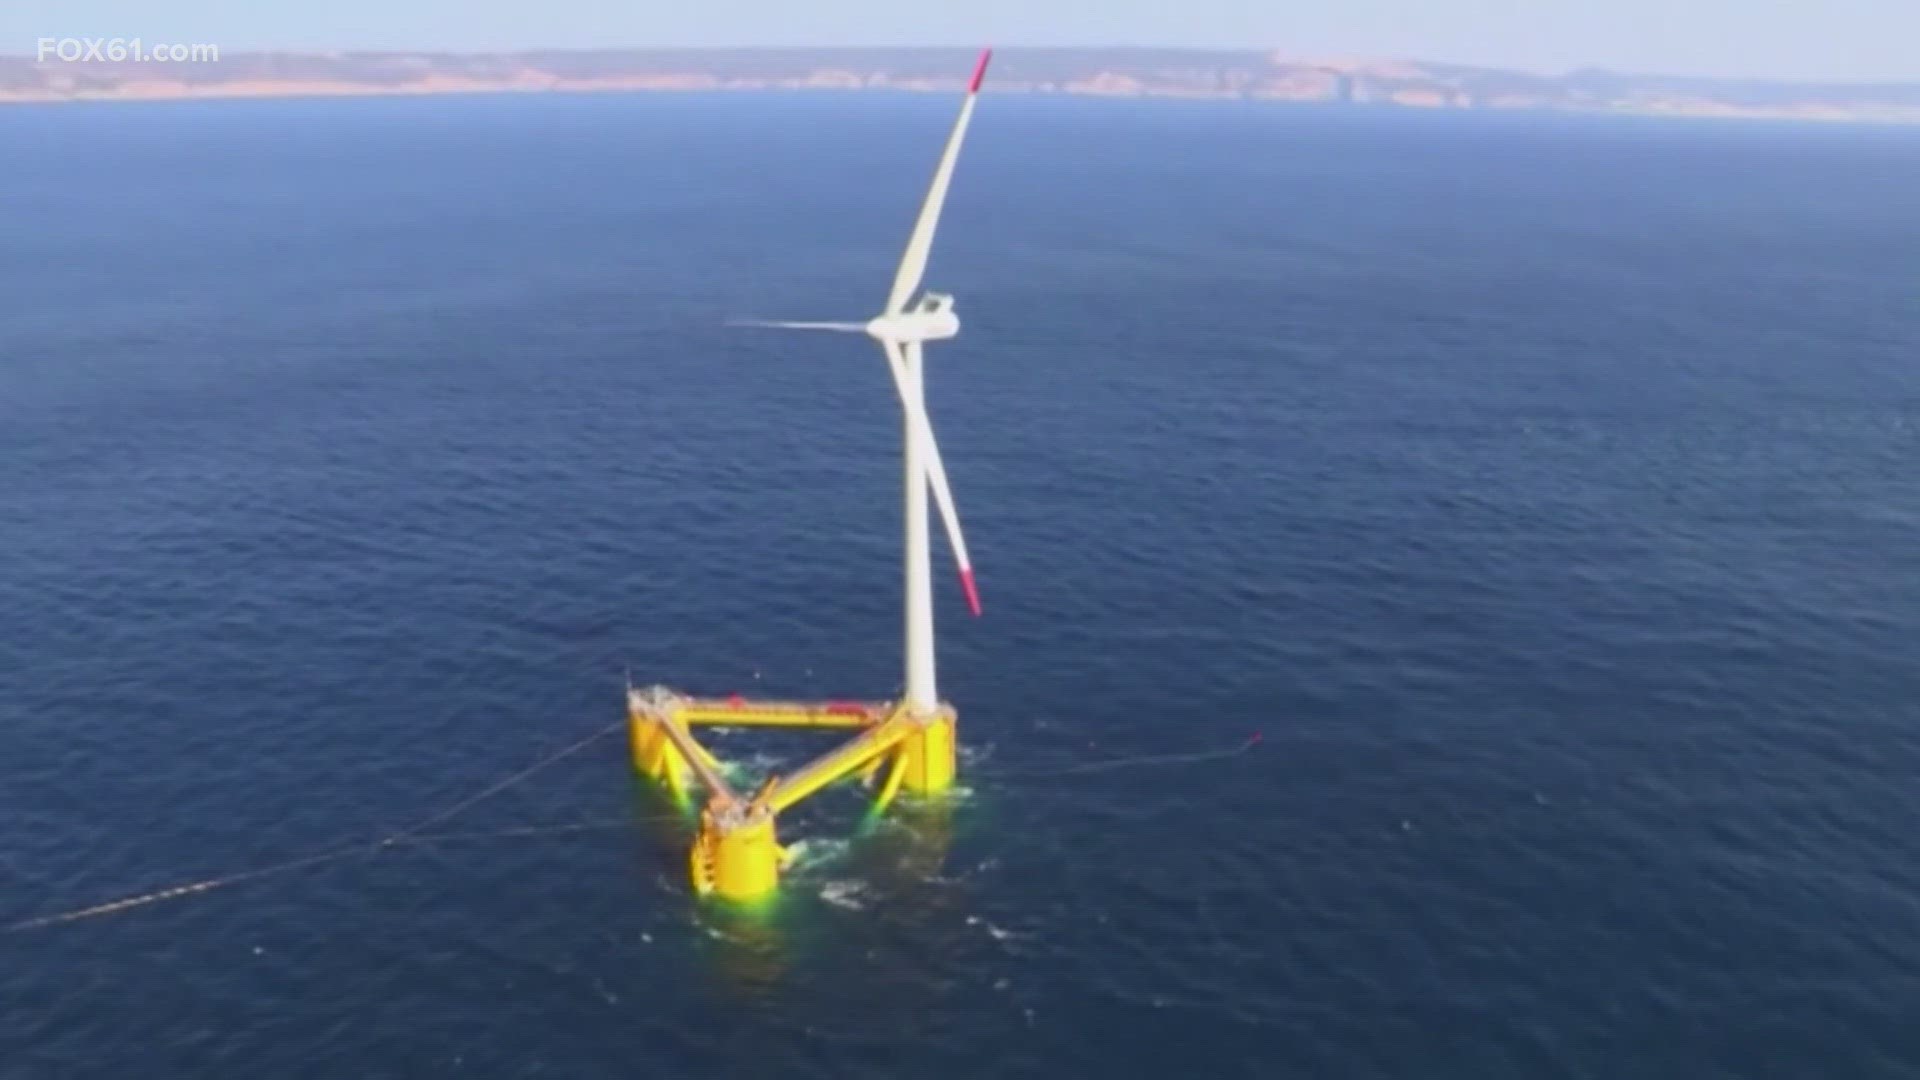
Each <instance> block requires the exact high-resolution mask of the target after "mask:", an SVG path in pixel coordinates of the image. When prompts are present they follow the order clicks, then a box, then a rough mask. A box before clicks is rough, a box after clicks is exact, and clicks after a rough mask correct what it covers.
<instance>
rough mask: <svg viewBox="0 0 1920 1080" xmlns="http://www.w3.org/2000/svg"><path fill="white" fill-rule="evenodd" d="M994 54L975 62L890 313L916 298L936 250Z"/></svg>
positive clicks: (890, 298)
mask: <svg viewBox="0 0 1920 1080" xmlns="http://www.w3.org/2000/svg"><path fill="white" fill-rule="evenodd" d="M992 57H993V50H992V49H987V50H985V51H984V52H982V53H981V54H980V62H979V63H978V64H975V65H974V68H973V81H972V82H970V83H968V84H967V97H966V100H965V101H963V102H962V103H961V105H960V118H959V119H957V120H955V121H954V122H953V133H952V134H950V135H948V136H947V147H946V149H945V150H943V151H941V154H940V166H939V168H937V169H935V170H934V173H933V186H932V187H931V188H929V189H928V190H927V201H926V202H925V203H922V204H921V206H920V218H919V220H917V221H915V222H914V224H913V235H912V237H910V238H909V239H908V240H907V250H906V254H905V255H904V256H902V258H901V259H900V269H899V270H898V271H897V272H896V273H895V274H894V278H893V292H891V293H890V294H888V296H887V308H886V314H888V315H897V314H899V313H900V312H901V311H904V310H905V309H906V306H907V301H908V300H911V299H912V298H913V292H914V290H915V289H918V288H919V287H920V278H921V277H922V276H923V275H924V274H925V273H926V271H927V254H928V252H930V251H932V250H933V234H934V231H935V230H936V229H937V228H938V227H939V225H940V208H941V207H942V206H943V205H945V203H946V201H947V184H948V183H949V182H950V181H951V180H952V179H953V163H954V161H955V160H956V159H958V158H959V157H960V144H961V142H962V141H964V140H965V139H966V137H967V123H968V121H969V120H971V119H972V118H973V103H974V102H975V101H976V100H978V99H979V97H980V80H982V79H984V78H986V77H987V61H988V60H989V59H991V58H992Z"/></svg>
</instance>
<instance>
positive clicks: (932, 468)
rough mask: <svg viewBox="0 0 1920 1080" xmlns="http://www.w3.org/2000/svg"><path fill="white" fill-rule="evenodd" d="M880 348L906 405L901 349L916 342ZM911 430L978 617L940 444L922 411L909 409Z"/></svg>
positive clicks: (970, 564)
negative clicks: (919, 449) (884, 352)
mask: <svg viewBox="0 0 1920 1080" xmlns="http://www.w3.org/2000/svg"><path fill="white" fill-rule="evenodd" d="M880 347H881V348H882V349H884V350H885V351H886V354H887V369H888V370H889V371H891V372H893V387H894V389H895V390H897V391H899V394H900V404H901V407H902V408H906V404H907V361H906V357H905V356H904V355H903V354H902V352H901V350H902V349H912V350H914V351H915V352H919V351H920V343H919V342H917V341H913V342H907V343H905V344H902V343H900V342H895V341H883V342H881V343H880ZM911 415H912V418H913V430H914V434H915V436H916V437H917V438H918V439H919V440H920V448H921V453H922V454H924V455H925V458H924V460H925V461H926V463H927V473H926V475H927V484H928V486H929V487H930V488H931V489H932V490H933V501H934V503H935V504H936V505H938V506H939V507H940V518H941V520H942V521H944V522H945V523H946V526H947V546H948V547H950V548H952V549H953V561H954V562H955V563H956V564H958V566H959V569H960V588H961V589H962V590H963V591H964V592H965V593H966V594H967V608H968V610H970V611H972V612H973V614H974V615H975V616H976V617H978V616H979V614H980V590H979V589H978V588H977V587H976V586H975V584H974V581H973V560H971V559H970V558H968V557H967V538H966V537H965V536H964V535H962V534H961V532H960V514H959V512H958V511H956V510H955V509H954V508H953V490H952V489H951V488H949V487H948V486H947V467H946V465H945V463H943V462H942V461H941V460H940V444H939V443H938V442H936V441H934V438H933V424H932V422H931V421H929V420H928V419H927V414H926V412H925V411H924V410H918V409H916V410H911Z"/></svg>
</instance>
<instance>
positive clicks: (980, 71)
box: [967, 49, 993, 94]
mask: <svg viewBox="0 0 1920 1080" xmlns="http://www.w3.org/2000/svg"><path fill="white" fill-rule="evenodd" d="M991 59H993V50H992V49H982V50H980V62H979V63H977V64H975V65H974V66H973V81H972V82H970V83H968V84H967V93H969V94H977V93H979V92H980V81H981V80H982V79H985V78H986V77H987V61H989V60H991Z"/></svg>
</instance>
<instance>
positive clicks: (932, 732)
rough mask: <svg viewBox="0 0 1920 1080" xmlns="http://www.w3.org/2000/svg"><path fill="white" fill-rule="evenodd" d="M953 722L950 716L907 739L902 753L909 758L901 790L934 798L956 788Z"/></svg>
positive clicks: (931, 722) (922, 727) (937, 719)
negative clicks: (954, 778)
mask: <svg viewBox="0 0 1920 1080" xmlns="http://www.w3.org/2000/svg"><path fill="white" fill-rule="evenodd" d="M953 729H954V718H953V714H951V713H947V714H945V715H942V716H937V717H934V718H933V719H930V720H927V721H926V722H925V723H923V724H921V725H920V730H918V731H916V732H914V733H913V734H911V735H909V736H907V737H906V739H905V740H904V741H903V742H901V744H900V753H901V754H903V755H905V758H906V773H905V774H904V775H903V776H902V777H901V786H903V787H905V788H906V789H907V790H908V791H911V792H913V793H914V794H916V795H933V794H937V793H939V792H942V791H945V790H947V789H948V788H950V787H952V786H953V774H954V771H955V766H954V730H953Z"/></svg>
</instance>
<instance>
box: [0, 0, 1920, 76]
mask: <svg viewBox="0 0 1920 1080" xmlns="http://www.w3.org/2000/svg"><path fill="white" fill-rule="evenodd" d="M165 9H166V10H165V11H164V12H156V11H155V10H154V7H153V5H150V4H148V3H144V2H141V0H29V2H28V3H25V4H15V5H9V6H8V8H7V9H6V10H0V55H15V56H18V55H32V54H33V52H34V49H35V43H36V41H38V40H39V39H41V38H46V37H54V38H59V37H106V38H112V37H122V38H132V37H140V38H143V39H145V40H148V41H163V42H194V43H208V44H212V45H216V46H218V47H219V48H220V49H221V50H222V51H223V52H227V53H240V52H257V51H284V52H336V51H393V52H412V51H434V52H448V53H485V52H519V51H528V50H541V49H556V50H573V49H644V48H795V47H799V48H924V47H955V48H959V47H974V46H979V45H994V46H998V47H1007V48H1014V47H1026V48H1197V49H1256V50H1261V51H1271V52H1276V53H1279V54H1282V55H1286V56H1290V57H1302V58H1320V57H1369V58H1403V59H1408V60H1421V61H1428V62H1433V63H1445V64H1458V65H1465V66H1474V67H1487V68H1499V69H1506V70H1515V71H1525V72H1533V73H1538V74H1543V75H1557V74H1565V73H1567V72H1570V71H1577V70H1582V69H1602V70H1606V71H1611V72H1617V73H1621V74H1636V75H1664V76H1697V77H1712V78H1745V79H1769V80H1793V81H1819V82H1845V83H1871V82H1910V81H1916V80H1920V51H1916V50H1913V49H1911V48H1910V47H1908V46H1907V44H1905V43H1907V42H1910V41H1912V40H1914V39H1915V38H1916V37H1920V5H1912V4H1905V3H1901V2H1900V0H1829V2H1828V3H1827V4H1825V5H1823V6H1822V7H1820V8H1818V9H1815V8H1813V7H1812V6H1811V5H1804V4H1787V3H1781V2H1775V3H1766V2H1747V3H1742V2H1740V0H1698V2H1696V3H1694V4H1691V5H1689V6H1688V7H1687V8H1686V9H1685V10H1673V9H1672V8H1670V7H1669V6H1668V5H1666V4H1665V3H1663V2H1662V0H1614V2H1612V3H1607V4H1597V3H1591V2H1579V0H1540V2H1538V3H1534V4H1531V5H1528V6H1527V7H1526V8H1525V9H1524V10H1520V9H1517V8H1516V7H1515V5H1513V4H1511V3H1508V2H1505V0H1447V2H1445V3H1432V2H1421V0H1352V2H1350V3H1347V4H1345V5H1340V6H1338V7H1323V6H1307V5H1301V6H1297V7H1290V8H1287V9H1283V10H1276V9H1275V8H1274V6H1273V5H1270V4H1256V3H1253V2H1251V0H1189V2H1188V3H1186V4H1183V5H1180V6H1179V7H1178V8H1177V9H1168V8H1165V7H1162V6H1159V5H1154V4H1150V3H1147V2H1146V0H1110V2H1099V0H1060V2H1059V3H1056V4H1053V5H1051V6H1050V7H1049V8H1048V9H1047V10H1044V11H1041V10H1033V9H1031V8H1029V7H1027V6H1026V5H1025V4H1024V3H1022V2H1020V0H974V2H972V3H969V4H966V5H957V4H956V5H949V6H946V7H941V8H927V9H912V8H901V7H898V6H896V5H891V4H887V3H884V2H882V0H821V2H819V3H816V4H814V5H811V6H809V7H806V8H803V9H790V8H787V7H785V6H783V5H779V4H776V3H774V2H773V0H709V2H708V3H705V4H702V5H700V6H699V7H697V8H674V9H662V10H652V11H644V10H636V9H634V8H632V7H630V6H627V5H623V4H620V3H617V2H615V0H549V2H547V3H543V4H540V5H536V6H529V5H519V4H504V3H497V2H488V0H479V2H476V3H471V4H462V3H459V2H457V0H422V2H420V3H415V4H411V5H408V6H406V7H404V8H400V7H396V6H395V5H392V4H391V3H388V2H386V0H336V2H334V3H332V4H330V5H327V6H325V7H300V8H271V7H266V6H254V5H249V4H245V3H242V2H240V0H175V2H173V3H170V4H167V5H165ZM1092 27H1098V28H1099V29H1098V30H1097V31H1092V30H1090V28H1092Z"/></svg>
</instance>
